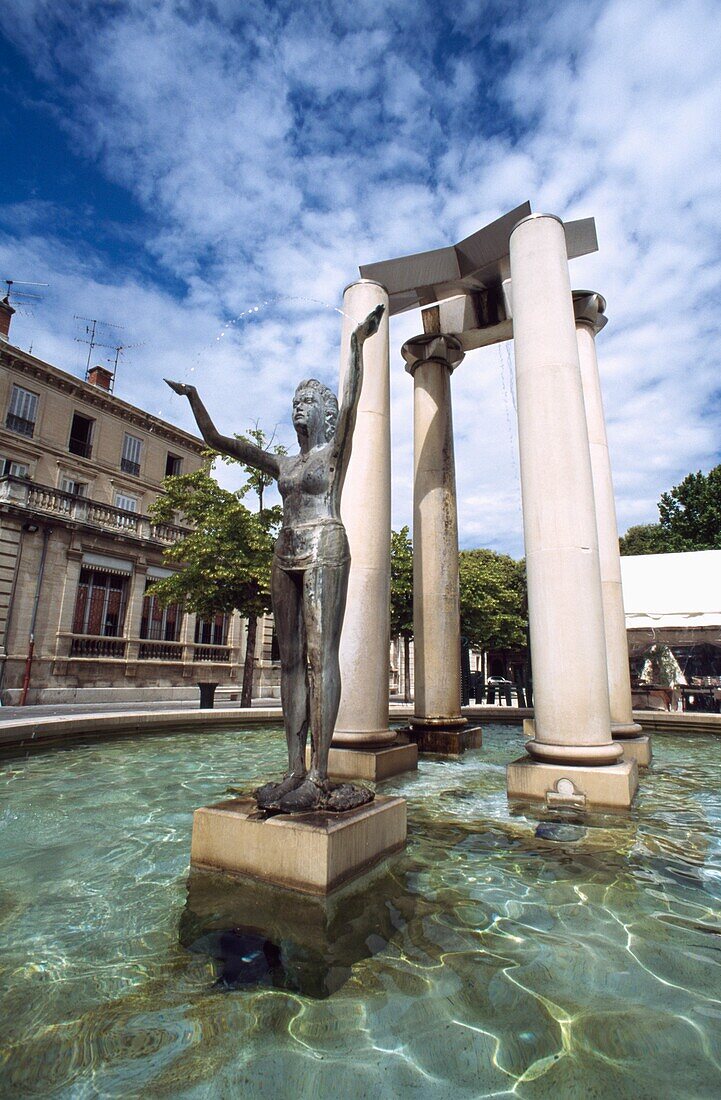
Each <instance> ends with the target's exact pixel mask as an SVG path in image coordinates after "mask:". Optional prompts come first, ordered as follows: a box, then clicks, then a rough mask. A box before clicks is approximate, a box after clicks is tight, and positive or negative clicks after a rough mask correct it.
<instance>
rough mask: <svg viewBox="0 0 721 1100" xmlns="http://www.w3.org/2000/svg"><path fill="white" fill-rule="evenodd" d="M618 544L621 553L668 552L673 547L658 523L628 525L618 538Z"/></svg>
mask: <svg viewBox="0 0 721 1100" xmlns="http://www.w3.org/2000/svg"><path fill="white" fill-rule="evenodd" d="M618 546H619V549H620V551H621V553H622V554H623V555H629V554H669V553H671V551H672V550H673V549H674V547H672V546H671V545H670V544H669V538H668V534H667V533H666V532H665V531H664V529H663V527H662V526H661V524H660V523H640V524H638V525H637V526H635V527H629V529H628V531H627V532H626V534H625V535H621V538H620V539H619V540H618Z"/></svg>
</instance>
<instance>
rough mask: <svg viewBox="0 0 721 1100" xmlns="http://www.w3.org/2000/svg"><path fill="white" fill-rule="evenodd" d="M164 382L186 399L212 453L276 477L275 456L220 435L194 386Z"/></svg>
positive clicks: (250, 444)
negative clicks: (218, 453)
mask: <svg viewBox="0 0 721 1100" xmlns="http://www.w3.org/2000/svg"><path fill="white" fill-rule="evenodd" d="M165 381H166V382H167V384H168V385H169V386H170V388H171V390H174V391H175V393H178V394H180V395H181V397H187V398H188V401H189V402H190V407H191V409H192V410H193V416H194V417H195V422H196V424H197V425H198V427H199V428H200V434H201V435H202V437H203V439H204V440H205V442H206V443H207V444H208V446H209V447H212V448H213V450H214V451H220V453H221V454H224V455H229V456H230V457H231V458H238V459H240V461H241V462H244V463H245V464H246V466H254V467H255V468H256V470H262V472H263V473H264V474H269V475H270V476H271V477H275V478H277V477H278V475H279V473H280V463H279V462H278V458H277V456H276V455H272V454H270V453H269V452H268V451H264V450H263V449H262V447H256V445H255V443H250V442H249V441H247V440H245V439H234V438H231V437H230V436H229V435H221V434H220V432H219V431H218V429H217V428H216V426H215V424H214V423H213V421H212V420H211V419H210V413H209V412H208V410H207V409H206V407H205V405H204V404H203V402H202V401H201V400H200V395H199V393H198V391H197V390H196V388H195V386H188V385H186V384H185V383H184V382H171V380H170V379H169V378H166V379H165Z"/></svg>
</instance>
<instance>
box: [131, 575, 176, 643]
mask: <svg viewBox="0 0 721 1100" xmlns="http://www.w3.org/2000/svg"><path fill="white" fill-rule="evenodd" d="M152 583H153V582H152V581H148V582H147V584H146V586H145V587H146V593H145V596H144V597H143V613H142V617H141V619H140V637H141V638H148V639H150V640H151V641H154V642H177V641H178V639H179V638H180V620H181V618H182V608H181V606H180V604H178V603H171V604H168V606H167V607H163V606H162V605H161V603H160V600H159V599H158V597H157V596H154V595H152V594H149V593H148V592H147V588H148V586H149V585H151V584H152Z"/></svg>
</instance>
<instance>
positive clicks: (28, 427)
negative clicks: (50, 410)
mask: <svg viewBox="0 0 721 1100" xmlns="http://www.w3.org/2000/svg"><path fill="white" fill-rule="evenodd" d="M5 427H6V428H9V429H10V431H11V432H17V433H18V435H27V436H29V438H30V439H32V437H33V432H34V431H35V421H34V420H25V419H24V418H23V417H22V416H16V415H15V413H8V414H7V417H6V419H5Z"/></svg>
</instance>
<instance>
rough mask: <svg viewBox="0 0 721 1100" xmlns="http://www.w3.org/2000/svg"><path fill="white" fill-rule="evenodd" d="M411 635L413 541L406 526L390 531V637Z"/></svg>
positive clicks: (407, 636)
mask: <svg viewBox="0 0 721 1100" xmlns="http://www.w3.org/2000/svg"><path fill="white" fill-rule="evenodd" d="M399 634H401V635H402V636H403V637H404V638H411V637H412V636H413V542H412V541H411V537H410V534H409V531H408V528H407V527H401V529H400V531H392V532H391V637H393V638H396V637H397V636H398V635H399Z"/></svg>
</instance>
